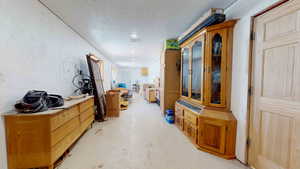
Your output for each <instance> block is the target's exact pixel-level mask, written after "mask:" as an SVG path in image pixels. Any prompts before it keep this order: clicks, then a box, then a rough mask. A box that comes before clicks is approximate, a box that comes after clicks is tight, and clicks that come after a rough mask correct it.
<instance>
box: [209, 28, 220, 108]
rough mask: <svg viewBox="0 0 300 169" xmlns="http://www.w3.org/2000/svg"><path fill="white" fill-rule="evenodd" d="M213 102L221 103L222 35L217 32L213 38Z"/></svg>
mask: <svg viewBox="0 0 300 169" xmlns="http://www.w3.org/2000/svg"><path fill="white" fill-rule="evenodd" d="M211 60H212V61H211V76H212V78H211V103H213V104H220V103H221V62H222V37H221V35H220V34H216V35H215V36H214V37H213V39H212V58H211Z"/></svg>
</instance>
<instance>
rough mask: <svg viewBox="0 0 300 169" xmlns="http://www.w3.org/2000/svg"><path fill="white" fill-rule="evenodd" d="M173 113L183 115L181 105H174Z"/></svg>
mask: <svg viewBox="0 0 300 169" xmlns="http://www.w3.org/2000/svg"><path fill="white" fill-rule="evenodd" d="M175 115H176V116H181V117H183V116H184V113H183V108H182V107H181V106H178V105H177V104H176V105H175Z"/></svg>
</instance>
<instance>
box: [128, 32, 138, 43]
mask: <svg viewBox="0 0 300 169" xmlns="http://www.w3.org/2000/svg"><path fill="white" fill-rule="evenodd" d="M130 40H131V42H136V41H138V40H139V36H138V35H137V33H136V32H133V33H131V34H130Z"/></svg>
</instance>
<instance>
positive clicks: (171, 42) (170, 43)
mask: <svg viewBox="0 0 300 169" xmlns="http://www.w3.org/2000/svg"><path fill="white" fill-rule="evenodd" d="M165 46H166V49H177V50H178V49H180V46H179V43H178V41H177V39H168V40H166V44H165Z"/></svg>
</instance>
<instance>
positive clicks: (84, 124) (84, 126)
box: [80, 115, 94, 133]
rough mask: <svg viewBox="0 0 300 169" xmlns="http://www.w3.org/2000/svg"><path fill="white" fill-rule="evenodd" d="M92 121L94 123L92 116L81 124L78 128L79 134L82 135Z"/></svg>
mask: <svg viewBox="0 0 300 169" xmlns="http://www.w3.org/2000/svg"><path fill="white" fill-rule="evenodd" d="M93 121H94V115H92V116H90V117H88V118H87V119H86V120H85V121H84V122H83V123H81V126H80V130H81V132H82V133H83V132H84V131H85V130H86V129H87V128H88V127H89V125H91V124H92V122H93Z"/></svg>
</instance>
